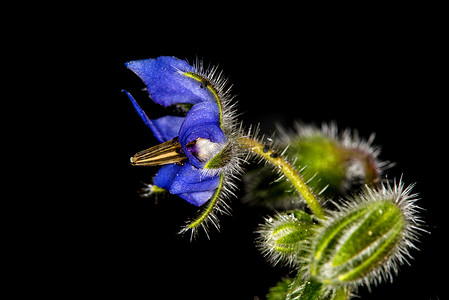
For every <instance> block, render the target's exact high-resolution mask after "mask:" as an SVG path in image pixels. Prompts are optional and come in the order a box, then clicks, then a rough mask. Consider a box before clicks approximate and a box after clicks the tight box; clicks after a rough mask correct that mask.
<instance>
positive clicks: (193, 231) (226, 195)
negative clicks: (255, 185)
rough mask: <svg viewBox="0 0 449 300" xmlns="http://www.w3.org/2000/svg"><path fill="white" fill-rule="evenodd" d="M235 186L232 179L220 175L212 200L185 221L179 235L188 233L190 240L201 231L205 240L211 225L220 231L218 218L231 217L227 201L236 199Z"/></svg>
mask: <svg viewBox="0 0 449 300" xmlns="http://www.w3.org/2000/svg"><path fill="white" fill-rule="evenodd" d="M235 189H236V185H235V184H234V183H233V182H232V178H229V177H227V175H226V174H225V173H222V174H221V177H220V185H219V187H218V189H217V190H216V191H215V194H214V195H213V196H212V198H211V199H210V200H209V201H208V202H207V203H206V204H205V205H204V206H203V207H202V208H201V209H200V210H199V211H198V213H197V215H196V216H195V217H194V218H192V219H189V220H187V221H186V224H185V225H184V226H183V227H182V228H181V230H180V231H179V234H182V235H184V234H186V233H187V232H189V231H190V240H191V241H192V240H193V239H195V238H197V237H198V235H199V231H200V229H203V231H204V233H205V234H206V236H207V238H208V239H210V236H209V229H210V228H209V227H210V225H211V224H212V225H213V226H214V227H215V229H216V230H218V231H220V223H219V219H218V216H219V215H221V214H225V215H231V207H230V206H229V205H228V204H227V201H229V199H230V198H231V197H236V195H235V194H234V190H235Z"/></svg>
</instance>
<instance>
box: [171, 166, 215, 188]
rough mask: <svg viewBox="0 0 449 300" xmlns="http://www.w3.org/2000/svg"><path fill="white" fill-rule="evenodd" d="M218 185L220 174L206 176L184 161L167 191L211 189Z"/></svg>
mask: <svg viewBox="0 0 449 300" xmlns="http://www.w3.org/2000/svg"><path fill="white" fill-rule="evenodd" d="M219 185H220V175H215V176H208V175H205V174H203V172H201V170H200V169H198V168H196V167H194V166H192V165H191V164H190V163H186V164H185V165H184V166H182V167H181V169H180V170H179V171H178V173H177V175H176V176H175V177H174V178H173V181H172V184H171V186H170V189H169V192H170V193H171V194H184V193H193V192H204V191H213V190H215V189H217V188H218V186H219Z"/></svg>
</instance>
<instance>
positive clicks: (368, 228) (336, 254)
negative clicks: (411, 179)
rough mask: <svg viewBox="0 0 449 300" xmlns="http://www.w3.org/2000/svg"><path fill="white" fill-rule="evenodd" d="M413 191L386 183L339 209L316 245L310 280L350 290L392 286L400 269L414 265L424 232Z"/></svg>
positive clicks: (325, 223) (324, 226) (324, 223)
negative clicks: (411, 261)
mask: <svg viewBox="0 0 449 300" xmlns="http://www.w3.org/2000/svg"><path fill="white" fill-rule="evenodd" d="M413 186H414V185H410V186H408V187H405V186H404V183H403V182H402V179H401V180H399V182H398V183H397V182H396V180H395V181H394V182H393V183H389V182H388V181H385V182H383V183H382V184H380V185H379V186H378V187H377V188H374V189H372V188H369V187H365V189H364V190H363V191H362V192H361V193H359V194H357V195H354V196H352V197H351V198H350V199H347V200H345V201H341V202H340V203H338V204H337V203H336V204H335V205H336V207H337V209H336V210H335V211H328V217H327V218H326V219H323V220H321V225H322V227H320V229H319V232H318V234H317V236H316V238H315V239H314V244H313V245H312V248H311V254H312V255H311V256H310V263H309V264H308V268H309V270H308V272H309V274H310V276H312V278H315V279H317V280H319V281H320V282H324V283H326V284H327V285H329V286H330V287H332V288H341V287H345V288H349V289H351V290H356V289H357V288H358V287H359V286H366V287H368V289H370V286H371V285H373V284H374V285H377V284H379V283H381V282H383V281H388V280H389V281H392V280H393V275H397V273H398V270H399V266H400V265H402V264H404V263H407V264H409V263H408V259H410V258H411V254H410V250H411V249H416V248H417V247H416V246H415V242H417V241H418V236H419V233H420V232H425V230H423V229H422V224H423V221H422V220H421V218H420V217H419V215H418V211H419V207H418V206H417V205H416V201H417V200H418V198H417V194H415V193H411V191H412V188H413Z"/></svg>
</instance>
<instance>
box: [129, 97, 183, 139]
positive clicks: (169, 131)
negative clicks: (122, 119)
mask: <svg viewBox="0 0 449 300" xmlns="http://www.w3.org/2000/svg"><path fill="white" fill-rule="evenodd" d="M123 92H125V93H126V95H127V96H128V98H129V99H130V100H131V103H132V104H133V106H134V108H135V109H136V111H137V113H138V114H139V116H140V117H141V118H142V120H143V122H144V123H145V125H147V126H148V127H149V128H150V129H151V130H152V131H153V134H154V136H155V137H156V138H157V140H158V141H159V142H161V143H163V142H166V141H169V140H171V139H173V138H174V137H177V136H178V133H179V129H180V127H181V124H182V122H183V121H184V118H183V117H174V116H165V117H162V118H159V119H153V120H151V119H149V118H148V116H147V115H146V114H145V112H144V111H143V110H142V108H141V107H140V106H139V104H138V103H137V101H136V100H135V99H134V97H133V96H131V94H130V93H128V92H127V91H125V90H123Z"/></svg>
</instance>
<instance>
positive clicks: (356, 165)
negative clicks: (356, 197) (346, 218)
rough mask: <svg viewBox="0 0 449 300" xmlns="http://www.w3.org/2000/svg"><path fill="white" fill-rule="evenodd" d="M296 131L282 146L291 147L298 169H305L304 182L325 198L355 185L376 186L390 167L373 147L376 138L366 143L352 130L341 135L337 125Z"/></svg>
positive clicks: (291, 153)
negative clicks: (383, 172) (382, 160)
mask: <svg viewBox="0 0 449 300" xmlns="http://www.w3.org/2000/svg"><path fill="white" fill-rule="evenodd" d="M296 131H297V133H295V134H285V133H284V134H283V138H282V140H283V143H284V144H288V145H289V148H288V149H287V151H286V154H287V155H288V156H290V157H292V158H293V159H295V166H297V167H298V168H302V167H305V169H304V172H303V174H302V175H303V177H304V180H306V181H308V182H309V183H308V184H309V186H311V187H312V188H313V189H314V190H315V191H316V192H322V193H323V196H325V197H332V196H335V195H338V194H340V193H344V192H347V191H348V190H350V189H351V188H353V187H354V186H361V185H364V184H367V185H368V186H373V185H374V184H376V183H377V182H378V180H379V176H380V175H381V173H382V171H383V169H385V167H386V166H387V164H388V163H386V162H380V161H379V160H378V159H377V156H378V154H379V152H380V151H379V149H378V148H376V147H374V146H372V142H373V139H374V135H371V137H370V138H369V139H368V140H363V139H361V138H360V137H359V135H358V133H357V132H356V131H352V130H349V129H347V130H344V131H343V132H342V133H338V129H337V126H336V125H335V124H334V123H330V124H325V123H323V125H322V126H321V129H318V128H316V127H313V126H308V125H305V124H301V125H300V124H297V126H296Z"/></svg>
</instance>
